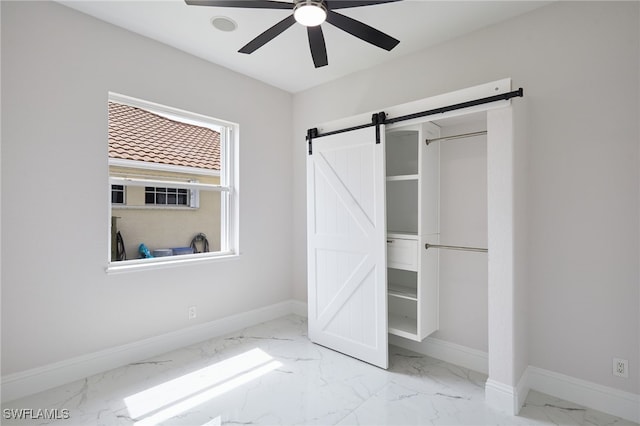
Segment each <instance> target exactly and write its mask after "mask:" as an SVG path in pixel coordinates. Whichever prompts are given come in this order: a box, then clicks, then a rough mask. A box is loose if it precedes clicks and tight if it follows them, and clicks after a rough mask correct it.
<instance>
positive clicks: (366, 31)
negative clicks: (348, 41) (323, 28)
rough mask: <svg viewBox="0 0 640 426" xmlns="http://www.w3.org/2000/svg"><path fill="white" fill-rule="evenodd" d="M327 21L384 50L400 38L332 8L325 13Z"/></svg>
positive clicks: (396, 43) (392, 45)
mask: <svg viewBox="0 0 640 426" xmlns="http://www.w3.org/2000/svg"><path fill="white" fill-rule="evenodd" d="M327 22H328V23H330V24H331V25H334V26H336V27H338V28H340V29H341V30H343V31H346V32H348V33H349V34H351V35H354V36H356V37H358V38H359V39H361V40H364V41H366V42H367V43H371V44H373V45H374V46H378V47H380V48H381V49H384V50H391V49H393V48H394V47H396V46H397V45H398V43H400V40H397V39H395V38H393V37H391V36H390V35H387V34H385V33H383V32H382V31H379V30H376V29H375V28H373V27H370V26H369V25H367V24H363V23H362V22H360V21H356V20H355V19H353V18H349V17H348V16H344V15H341V14H339V13H338V12H334V11H332V10H329V11H328V13H327Z"/></svg>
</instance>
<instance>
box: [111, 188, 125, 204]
mask: <svg viewBox="0 0 640 426" xmlns="http://www.w3.org/2000/svg"><path fill="white" fill-rule="evenodd" d="M111 204H124V185H111Z"/></svg>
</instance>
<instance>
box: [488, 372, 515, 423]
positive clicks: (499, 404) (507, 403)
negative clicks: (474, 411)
mask: <svg viewBox="0 0 640 426" xmlns="http://www.w3.org/2000/svg"><path fill="white" fill-rule="evenodd" d="M484 400H485V402H486V403H487V405H488V406H489V407H491V408H493V409H496V410H498V411H502V412H504V413H507V414H508V415H510V416H516V415H518V412H519V411H520V407H518V394H517V390H516V388H515V387H513V386H509V385H505V384H504V383H500V382H497V381H495V380H492V379H487V382H486V383H485V385H484Z"/></svg>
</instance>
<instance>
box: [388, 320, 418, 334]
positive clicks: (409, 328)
mask: <svg viewBox="0 0 640 426" xmlns="http://www.w3.org/2000/svg"><path fill="white" fill-rule="evenodd" d="M388 331H389V334H395V335H396V336H400V337H406V338H408V339H412V340H417V337H418V325H417V323H416V319H415V318H408V317H403V316H401V315H394V314H392V313H389V329H388Z"/></svg>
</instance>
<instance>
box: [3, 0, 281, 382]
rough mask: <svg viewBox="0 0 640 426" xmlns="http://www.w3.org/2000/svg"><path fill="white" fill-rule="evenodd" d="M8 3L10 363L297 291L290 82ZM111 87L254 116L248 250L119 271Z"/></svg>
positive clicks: (243, 149) (249, 125)
mask: <svg viewBox="0 0 640 426" xmlns="http://www.w3.org/2000/svg"><path fill="white" fill-rule="evenodd" d="M1 7H2V106H3V108H2V206H3V209H2V374H3V375H6V374H10V373H14V372H18V371H23V370H26V369H29V368H33V367H37V366H42V365H46V364H49V363H52V362H56V361H60V360H65V359H68V358H71V357H74V356H79V355H83V354H87V353H91V352H94V351H98V350H101V349H105V348H110V347H114V346H117V345H122V344H126V343H128V342H134V341H138V340H141V339H144V338H147V337H151V336H156V335H159V334H162V333H167V332H171V331H175V330H179V329H181V328H185V327H187V326H191V325H194V324H197V323H201V322H202V323H204V322H207V321H211V320H214V319H217V318H221V317H224V316H228V315H231V314H235V313H238V312H242V311H247V310H250V309H253V308H257V307H260V306H266V305H270V304H273V303H276V302H279V301H283V300H287V299H289V298H290V297H291V273H290V270H291V269H290V268H291V266H290V264H291V262H290V259H291V249H290V241H291V238H292V231H291V227H290V225H289V224H290V223H291V221H292V211H291V202H292V195H291V181H292V169H291V164H292V147H291V138H290V137H289V135H290V134H291V133H290V132H291V122H292V109H291V107H292V97H291V95H290V94H288V93H286V92H283V91H281V90H278V89H275V88H273V87H270V86H267V85H265V84H262V83H260V82H257V81H255V80H252V79H250V78H247V77H244V76H241V75H239V74H236V73H234V72H231V71H229V70H226V69H224V68H221V67H218V66H215V65H212V64H210V63H207V62H204V61H202V60H200V59H197V58H194V57H192V56H189V55H187V54H184V53H181V52H179V51H177V50H175V49H173V48H170V47H167V46H165V45H162V44H159V43H156V42H153V41H151V40H149V39H146V38H143V37H140V36H138V35H135V34H133V33H130V32H127V31H124V30H122V29H119V28H117V27H114V26H112V25H109V24H106V23H104V22H101V21H98V20H96V19H94V18H91V17H88V16H86V15H83V14H80V13H78V12H76V11H74V10H71V9H68V8H66V7H64V6H61V5H58V4H55V3H50V2H2V5H1ZM108 91H113V92H117V93H122V94H125V95H129V96H133V97H137V98H141V99H146V100H149V101H152V102H157V103H160V104H164V105H169V106H172V107H176V108H181V109H185V110H188V111H193V112H196V113H200V114H205V115H208V116H212V117H215V118H220V119H223V120H229V121H232V122H237V123H239V124H240V137H241V140H240V167H241V170H240V196H241V213H240V227H241V228H240V232H241V234H240V244H241V252H242V256H241V257H240V258H239V259H238V260H234V261H229V262H219V263H206V264H199V265H197V266H181V267H175V268H172V269H162V270H153V271H140V272H135V273H123V274H117V275H107V274H106V273H105V266H106V262H107V237H108V235H109V234H108V224H109V218H108V209H107V203H108V201H109V200H108V197H107V192H106V190H105V188H106V187H107V182H108V181H107V178H108V167H107V93H108ZM267 182H268V185H269V186H268V188H267V187H265V183H267ZM70 183H72V187H73V188H74V190H73V191H72V190H69V188H70V187H69V184H70ZM273 188H278V190H274V189H273ZM76 189H77V190H76ZM78 193H79V194H81V196H77V194H78ZM190 305H197V307H198V317H197V319H196V320H193V321H190V322H189V321H188V320H187V307H188V306H190Z"/></svg>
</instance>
